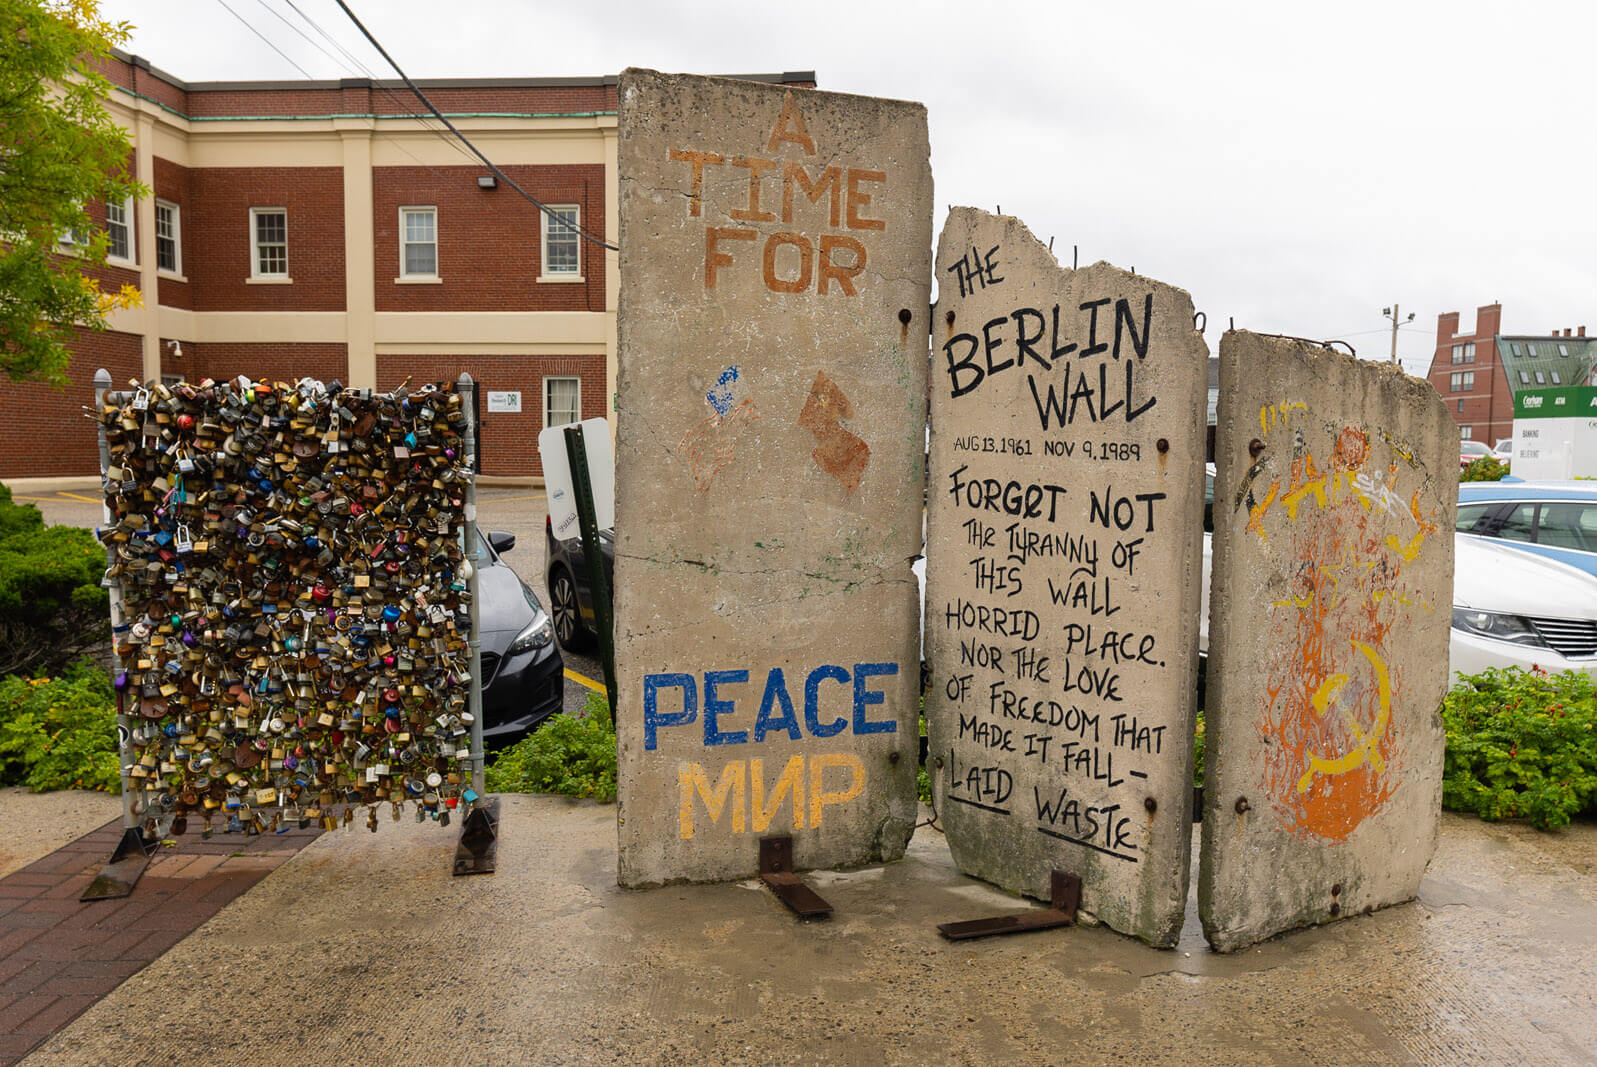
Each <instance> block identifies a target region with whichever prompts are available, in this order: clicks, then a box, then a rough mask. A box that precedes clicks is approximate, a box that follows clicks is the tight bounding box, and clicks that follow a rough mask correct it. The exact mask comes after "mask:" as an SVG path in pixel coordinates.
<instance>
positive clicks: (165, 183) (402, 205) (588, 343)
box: [0, 53, 815, 478]
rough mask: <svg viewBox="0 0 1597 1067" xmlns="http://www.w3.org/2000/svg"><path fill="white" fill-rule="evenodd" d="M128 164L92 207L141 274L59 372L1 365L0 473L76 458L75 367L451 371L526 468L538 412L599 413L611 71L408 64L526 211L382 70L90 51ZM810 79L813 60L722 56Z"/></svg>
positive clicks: (603, 392) (78, 462)
mask: <svg viewBox="0 0 1597 1067" xmlns="http://www.w3.org/2000/svg"><path fill="white" fill-rule="evenodd" d="M103 69H104V72H105V74H106V75H107V77H108V78H109V79H110V80H111V82H112V83H113V84H114V85H115V86H116V88H115V90H114V91H113V92H112V94H111V98H110V100H109V101H108V108H109V110H110V111H111V113H112V115H113V116H114V117H115V118H116V119H117V120H118V121H119V122H120V123H122V125H123V126H124V127H125V128H126V129H127V130H128V131H129V134H130V138H131V140H132V144H133V155H132V159H131V161H130V166H131V169H132V171H133V173H134V175H135V176H136V177H137V179H138V180H139V181H140V182H141V183H143V184H144V185H145V186H146V187H148V188H149V189H150V190H151V192H152V195H151V196H149V197H147V198H144V199H142V200H138V201H129V202H127V203H124V204H110V205H91V212H93V213H95V215H96V217H101V218H104V220H105V223H106V228H107V230H108V231H109V233H110V236H111V241H112V249H113V258H112V260H111V263H110V265H108V266H107V267H106V268H105V269H104V270H103V271H100V272H99V277H100V278H101V281H102V283H104V284H105V285H106V286H107V287H109V288H115V287H117V286H119V285H121V284H123V283H128V284H131V285H134V286H136V287H138V288H139V289H140V290H141V291H142V292H143V294H144V303H145V306H144V308H143V309H130V310H127V311H122V312H118V313H117V314H116V315H115V316H114V317H113V319H112V320H111V326H112V328H111V329H110V330H109V331H106V332H101V333H92V332H89V331H85V330H80V331H78V334H77V337H76V340H75V343H74V346H73V348H74V351H73V358H72V363H71V365H70V367H69V369H68V375H69V377H70V378H71V379H72V382H73V385H72V387H71V388H69V389H67V390H66V391H64V392H63V391H58V390H54V389H50V388H46V387H43V386H38V385H17V384H14V383H12V382H10V381H9V380H6V379H5V378H4V376H3V375H0V411H3V412H4V413H5V414H4V418H0V478H16V477H26V476H42V475H78V474H93V473H94V472H95V471H97V470H98V452H97V446H96V443H95V434H94V426H93V424H92V423H91V422H89V421H88V420H87V419H84V418H82V417H81V416H80V410H81V408H82V406H83V405H84V404H85V403H87V402H88V401H89V400H90V399H91V395H92V394H91V390H92V381H93V376H94V372H95V370H96V369H97V368H99V367H105V368H107V369H109V370H110V372H111V377H112V380H113V381H114V382H116V383H118V385H122V384H125V383H126V382H127V381H128V380H129V379H135V378H136V379H140V380H144V381H149V380H153V379H157V378H161V379H165V380H167V381H169V382H171V381H176V380H178V379H180V378H186V379H188V380H190V381H198V380H200V379H203V378H215V379H218V380H220V379H223V378H228V377H234V376H237V375H240V374H243V375H247V376H249V377H250V378H252V379H266V380H272V381H279V380H280V381H294V380H297V379H298V378H301V377H304V376H306V375H310V376H313V377H316V378H320V379H323V380H329V379H333V378H337V379H339V380H340V381H342V382H343V383H344V384H346V385H349V386H355V387H366V388H376V389H382V390H388V389H392V388H394V387H395V386H397V385H399V384H400V383H401V382H402V381H404V380H405V379H407V378H409V379H412V380H414V381H415V382H418V383H419V382H425V381H439V380H453V379H455V378H457V377H458V376H459V375H460V373H461V372H462V371H469V372H470V373H471V375H472V377H473V378H474V379H475V380H476V381H477V383H478V388H479V390H480V391H481V392H482V393H484V394H488V393H495V394H501V395H500V396H499V397H498V400H499V401H500V403H498V404H497V405H496V407H498V408H501V409H502V408H505V407H511V406H514V405H513V403H511V401H512V397H510V396H506V395H503V394H519V404H520V411H519V412H515V411H503V410H495V411H492V412H490V411H489V405H488V403H487V402H486V400H485V401H484V402H483V403H482V404H481V411H482V413H483V424H482V432H481V441H482V469H483V472H484V473H485V474H520V475H526V474H531V475H539V474H541V473H542V467H541V465H540V463H539V458H538V454H537V437H538V432H539V431H540V430H541V429H543V428H544V426H545V424H546V423H547V424H551V425H554V424H559V423H562V422H566V421H572V420H573V419H577V418H594V417H603V416H607V415H609V414H610V413H611V406H612V405H611V403H610V397H611V396H612V395H613V394H614V392H615V356H616V304H615V301H616V293H617V291H618V288H619V286H618V279H617V260H616V255H615V253H613V252H607V251H605V250H604V249H603V248H601V247H598V246H597V245H593V244H590V243H588V242H587V241H585V240H583V239H582V238H581V237H580V236H579V235H577V234H576V233H575V232H574V231H573V230H571V229H570V228H568V227H567V226H566V223H575V224H576V225H578V226H580V227H582V228H583V229H585V230H588V231H590V232H592V233H594V234H596V235H602V236H603V237H604V239H605V240H606V241H608V242H609V243H611V244H614V243H615V241H616V232H617V218H618V215H617V209H616V196H617V189H618V183H617V162H616V161H617V153H616V134H617V131H616V78H615V77H614V76H609V77H592V78H489V79H460V80H429V81H422V82H419V83H418V84H419V85H420V86H421V88H422V91H423V92H425V93H426V94H427V95H428V97H429V98H430V99H431V100H432V101H433V103H434V104H436V105H437V107H438V109H439V110H440V111H442V112H443V113H444V114H445V115H447V116H449V118H450V121H451V122H453V123H454V124H455V125H456V126H458V127H459V128H460V129H461V130H462V131H463V132H464V133H465V134H466V136H467V137H469V138H471V140H472V141H473V143H475V144H476V145H477V146H478V147H479V148H480V149H482V151H483V152H484V153H485V154H486V155H487V156H488V158H490V159H492V160H493V161H494V163H495V164H496V165H498V166H499V167H500V168H501V169H502V170H503V171H504V172H505V173H506V174H507V175H509V176H510V177H511V178H512V179H513V180H514V181H515V182H516V183H517V184H519V185H520V186H522V188H524V189H526V190H527V192H528V193H529V194H530V195H532V196H533V197H536V198H537V199H538V200H540V201H542V202H544V203H545V204H548V205H550V206H551V207H553V208H555V209H556V212H557V213H558V216H559V217H558V218H551V217H550V216H548V215H545V214H543V213H541V212H540V211H539V210H538V209H537V208H536V207H534V206H533V205H532V204H530V203H528V202H527V201H526V200H524V199H522V198H521V197H520V196H518V195H517V194H516V193H515V191H514V190H513V189H510V188H509V187H508V186H506V185H505V184H504V183H502V182H501V183H495V182H493V181H492V179H491V176H490V174H489V171H488V169H487V168H486V167H484V166H483V165H482V164H481V163H480V162H478V161H476V160H474V159H471V158H470V157H469V155H468V154H467V151H466V149H465V147H464V146H462V145H460V144H459V142H458V141H454V140H453V139H452V138H449V137H448V136H447V134H446V132H445V131H444V130H443V129H442V126H441V124H439V123H438V122H437V120H436V119H433V118H430V117H429V118H426V119H425V120H423V119H420V118H418V117H417V115H418V113H424V111H425V109H424V108H423V106H422V105H421V104H420V102H419V101H418V100H416V98H415V96H414V94H412V93H410V92H409V90H407V89H406V88H405V87H404V85H403V83H399V82H388V81H374V80H371V79H364V78H363V79H346V80H343V81H293V82H203V83H192V84H190V83H185V82H183V81H181V80H179V79H177V78H175V77H173V76H171V75H169V74H166V73H164V72H162V71H160V70H157V69H155V68H154V67H152V66H151V65H150V64H149V63H148V62H147V61H146V60H144V59H142V58H140V57H137V56H127V55H124V54H122V53H116V54H115V55H114V56H113V57H112V59H111V60H110V61H108V62H107V63H106V64H105V66H104V68H103ZM745 77H750V78H752V79H754V80H760V81H769V82H776V83H779V84H788V85H793V86H795V87H797V86H805V87H809V86H813V85H814V84H815V75H814V73H813V72H798V73H786V74H772V75H751V76H745Z"/></svg>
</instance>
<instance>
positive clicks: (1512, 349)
mask: <svg viewBox="0 0 1597 1067" xmlns="http://www.w3.org/2000/svg"><path fill="white" fill-rule="evenodd" d="M1508 354H1509V355H1511V356H1517V355H1519V345H1517V344H1511V345H1509V346H1508Z"/></svg>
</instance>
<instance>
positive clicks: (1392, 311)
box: [1381, 304, 1414, 363]
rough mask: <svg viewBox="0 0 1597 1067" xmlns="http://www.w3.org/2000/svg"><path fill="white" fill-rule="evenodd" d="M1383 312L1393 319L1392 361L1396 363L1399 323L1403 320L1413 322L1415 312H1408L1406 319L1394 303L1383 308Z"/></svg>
mask: <svg viewBox="0 0 1597 1067" xmlns="http://www.w3.org/2000/svg"><path fill="white" fill-rule="evenodd" d="M1381 314H1383V315H1385V316H1386V317H1387V318H1389V319H1391V320H1392V362H1393V363H1396V362H1397V327H1398V324H1399V323H1402V322H1413V321H1414V312H1412V311H1410V312H1409V313H1408V318H1406V319H1404V318H1402V317H1401V316H1399V314H1398V310H1397V305H1396V304H1393V305H1392V306H1391V307H1389V308H1382V309H1381Z"/></svg>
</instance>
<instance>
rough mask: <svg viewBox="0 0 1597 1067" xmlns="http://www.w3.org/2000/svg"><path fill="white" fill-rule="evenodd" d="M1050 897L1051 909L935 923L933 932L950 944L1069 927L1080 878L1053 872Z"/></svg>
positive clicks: (1079, 897) (1071, 921) (1079, 890)
mask: <svg viewBox="0 0 1597 1067" xmlns="http://www.w3.org/2000/svg"><path fill="white" fill-rule="evenodd" d="M1050 895H1051V896H1052V897H1053V900H1052V904H1053V906H1052V907H1049V908H1038V909H1037V910H1035V911H1023V912H1021V913H1020V914H1019V915H998V916H994V917H993V918H991V919H970V920H967V921H965V922H959V923H939V924H938V926H937V929H939V930H941V931H942V934H943V936H944V937H946V938H948V940H950V941H968V940H970V939H971V938H973V937H990V936H992V935H993V934H1019V933H1025V932H1026V931H1027V930H1048V929H1051V928H1053V927H1055V926H1069V925H1070V924H1071V923H1073V922H1075V921H1076V908H1077V906H1078V905H1079V904H1080V903H1081V879H1080V878H1078V877H1076V876H1075V875H1073V874H1066V873H1064V872H1063V871H1055V872H1054V876H1053V881H1052V884H1051V885H1050Z"/></svg>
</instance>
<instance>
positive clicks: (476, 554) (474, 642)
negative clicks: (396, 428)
mask: <svg viewBox="0 0 1597 1067" xmlns="http://www.w3.org/2000/svg"><path fill="white" fill-rule="evenodd" d="M456 388H457V389H458V390H459V392H460V397H461V404H460V406H461V408H462V409H463V410H464V411H465V413H466V433H465V449H466V471H467V474H466V508H465V511H466V544H465V558H466V559H469V560H471V561H472V563H471V577H470V578H469V579H468V580H467V588H468V589H470V590H471V715H472V721H471V763H472V768H471V786H472V788H473V789H475V790H476V791H477V792H478V793H479V794H481V793H482V792H483V791H484V789H485V788H486V786H485V784H484V781H483V773H484V768H485V765H486V763H487V758H488V756H487V753H486V752H485V751H484V749H483V740H482V631H481V629H480V622H479V620H480V615H481V611H482V605H481V603H480V602H479V600H478V595H477V594H478V588H479V586H478V572H479V571H480V570H481V569H482V552H481V550H480V549H479V548H478V545H477V476H476V474H475V473H474V472H475V471H476V469H477V468H476V462H477V383H476V382H474V381H472V380H471V375H470V374H469V373H463V374H461V376H460V380H459V382H457V383H456Z"/></svg>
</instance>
